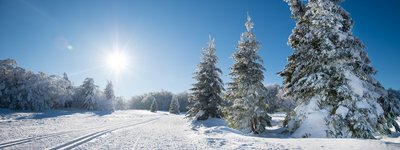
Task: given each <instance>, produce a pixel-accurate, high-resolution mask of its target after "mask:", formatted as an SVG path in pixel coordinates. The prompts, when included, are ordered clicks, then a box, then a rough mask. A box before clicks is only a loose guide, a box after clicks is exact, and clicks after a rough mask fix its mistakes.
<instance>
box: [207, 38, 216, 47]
mask: <svg viewBox="0 0 400 150" xmlns="http://www.w3.org/2000/svg"><path fill="white" fill-rule="evenodd" d="M208 48H210V49H215V39H214V38H212V37H211V35H208Z"/></svg>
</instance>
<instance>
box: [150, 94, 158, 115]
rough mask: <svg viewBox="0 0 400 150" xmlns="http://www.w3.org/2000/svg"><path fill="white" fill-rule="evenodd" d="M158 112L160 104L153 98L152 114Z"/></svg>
mask: <svg viewBox="0 0 400 150" xmlns="http://www.w3.org/2000/svg"><path fill="white" fill-rule="evenodd" d="M157 110H158V104H157V100H156V98H154V97H153V102H152V103H151V105H150V111H151V112H157Z"/></svg>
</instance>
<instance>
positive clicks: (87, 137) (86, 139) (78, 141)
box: [0, 118, 159, 149]
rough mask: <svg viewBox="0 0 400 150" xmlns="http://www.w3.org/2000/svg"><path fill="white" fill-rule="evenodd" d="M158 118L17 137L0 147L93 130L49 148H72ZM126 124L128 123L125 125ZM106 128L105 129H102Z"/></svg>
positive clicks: (0, 144)
mask: <svg viewBox="0 0 400 150" xmlns="http://www.w3.org/2000/svg"><path fill="white" fill-rule="evenodd" d="M157 119H159V118H153V119H149V120H146V121H143V122H139V123H133V124H128V123H129V122H130V121H128V122H122V123H117V124H113V125H106V126H101V127H93V128H86V129H78V130H71V131H63V132H56V133H50V134H44V135H39V136H35V137H29V138H24V139H18V140H13V141H8V142H4V143H0V149H4V148H7V147H12V146H17V145H20V144H25V143H29V142H35V141H37V140H41V139H46V138H54V137H60V136H62V135H65V134H69V133H74V132H80V131H88V130H89V131H90V130H95V131H94V132H91V133H90V134H86V135H85V136H81V137H79V138H77V139H75V140H72V141H70V142H67V143H65V144H62V145H59V146H57V147H54V148H51V149H69V148H73V147H76V146H79V145H81V144H83V143H86V142H89V141H90V140H93V139H94V138H97V137H99V136H102V135H104V134H106V133H109V132H112V131H115V130H119V129H122V128H128V127H132V126H136V125H140V124H145V123H149V122H152V121H155V120H157ZM126 124H128V125H126ZM104 128H106V129H104ZM98 129H102V130H98Z"/></svg>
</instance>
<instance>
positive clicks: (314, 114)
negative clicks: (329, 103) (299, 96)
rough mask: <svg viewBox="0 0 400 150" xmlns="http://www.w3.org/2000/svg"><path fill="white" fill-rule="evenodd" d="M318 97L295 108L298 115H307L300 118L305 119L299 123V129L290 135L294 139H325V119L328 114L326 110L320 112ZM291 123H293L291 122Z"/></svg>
mask: <svg viewBox="0 0 400 150" xmlns="http://www.w3.org/2000/svg"><path fill="white" fill-rule="evenodd" d="M318 103H319V99H318V97H313V98H311V100H310V102H309V103H308V104H303V105H301V106H299V107H297V108H296V109H297V110H296V112H299V114H307V115H304V116H301V117H305V118H304V119H303V122H301V124H300V126H299V128H297V129H296V131H295V132H294V133H293V134H292V137H295V138H305V137H307V138H325V137H326V130H327V127H326V124H325V122H326V121H325V118H326V117H327V116H328V114H329V112H328V111H327V110H321V109H320V108H319V106H318ZM292 123H293V122H292Z"/></svg>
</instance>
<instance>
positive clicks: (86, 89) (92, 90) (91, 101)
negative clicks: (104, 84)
mask: <svg viewBox="0 0 400 150" xmlns="http://www.w3.org/2000/svg"><path fill="white" fill-rule="evenodd" d="M80 88H81V90H82V94H83V95H82V97H83V98H84V99H83V108H84V109H87V110H95V109H97V108H96V107H97V103H96V90H97V86H96V85H95V84H94V80H93V79H92V78H86V79H85V81H83V84H82V85H81V87H80Z"/></svg>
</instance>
